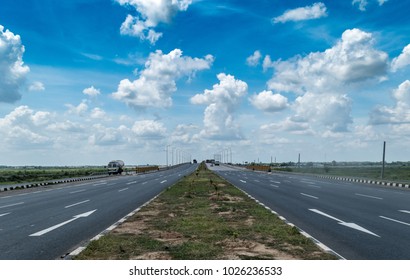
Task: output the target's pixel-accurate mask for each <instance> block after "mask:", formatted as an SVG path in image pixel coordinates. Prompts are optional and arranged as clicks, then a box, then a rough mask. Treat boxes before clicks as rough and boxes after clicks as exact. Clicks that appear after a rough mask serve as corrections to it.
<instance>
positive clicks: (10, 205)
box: [0, 202, 24, 208]
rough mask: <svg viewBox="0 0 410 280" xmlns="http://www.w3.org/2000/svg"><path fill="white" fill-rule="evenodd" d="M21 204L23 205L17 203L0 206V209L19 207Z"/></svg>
mask: <svg viewBox="0 0 410 280" xmlns="http://www.w3.org/2000/svg"><path fill="white" fill-rule="evenodd" d="M21 204H24V202H18V203H13V204H9V205H4V206H0V208H6V207H12V206H16V205H21Z"/></svg>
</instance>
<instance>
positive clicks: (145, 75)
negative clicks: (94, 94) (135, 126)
mask: <svg viewBox="0 0 410 280" xmlns="http://www.w3.org/2000/svg"><path fill="white" fill-rule="evenodd" d="M212 63H213V57H212V56H211V55H207V56H206V57H205V58H203V59H200V58H192V57H189V56H183V55H182V51H181V50H179V49H175V50H173V51H171V52H170V53H169V54H163V53H162V52H161V51H156V52H155V53H151V54H150V56H149V58H148V60H147V62H146V63H145V69H144V70H142V71H141V72H140V73H139V78H138V79H137V80H134V81H130V80H128V79H124V80H122V81H121V82H120V84H119V85H118V89H117V91H116V92H115V93H113V94H112V96H113V98H114V99H116V100H120V101H122V102H125V103H126V104H128V105H129V106H131V107H134V108H137V109H144V108H147V107H157V108H166V107H170V106H171V105H172V98H171V95H172V93H174V92H175V91H176V90H177V86H176V80H178V79H180V78H181V77H184V76H185V77H188V78H192V77H193V76H195V73H196V72H197V71H200V70H205V69H209V68H210V66H211V65H212Z"/></svg>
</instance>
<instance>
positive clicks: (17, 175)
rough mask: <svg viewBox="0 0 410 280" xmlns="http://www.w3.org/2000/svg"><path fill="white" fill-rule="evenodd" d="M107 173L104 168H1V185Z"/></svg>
mask: <svg viewBox="0 0 410 280" xmlns="http://www.w3.org/2000/svg"><path fill="white" fill-rule="evenodd" d="M104 172H107V170H106V168H105V167H104V166H86V167H40V166H38V167H37V166H31V167H6V166H3V167H0V184H3V185H4V184H19V183H26V182H42V181H48V180H54V179H63V178H73V177H82V176H91V175H95V174H101V173H104Z"/></svg>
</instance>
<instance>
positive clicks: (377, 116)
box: [370, 80, 410, 125]
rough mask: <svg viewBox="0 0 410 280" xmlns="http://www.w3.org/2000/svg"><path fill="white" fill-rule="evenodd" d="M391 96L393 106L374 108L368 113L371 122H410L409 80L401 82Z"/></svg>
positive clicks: (376, 123)
mask: <svg viewBox="0 0 410 280" xmlns="http://www.w3.org/2000/svg"><path fill="white" fill-rule="evenodd" d="M392 96H393V98H394V100H395V102H396V104H395V106H394V107H389V106H379V107H377V108H375V109H374V110H373V111H372V112H371V114H370V123H371V124H375V125H378V124H410V81H409V80H406V81H404V82H403V83H401V84H400V85H399V87H398V88H397V89H395V90H394V91H393V94H392Z"/></svg>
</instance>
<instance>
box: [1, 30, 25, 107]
mask: <svg viewBox="0 0 410 280" xmlns="http://www.w3.org/2000/svg"><path fill="white" fill-rule="evenodd" d="M23 54H24V46H23V45H22V43H21V39H20V36H19V35H14V34H13V33H12V32H10V31H9V30H6V31H4V27H3V26H2V25H0V102H5V103H14V102H16V101H18V100H20V99H21V93H20V88H21V86H22V85H23V84H24V82H25V78H26V75H27V73H28V72H29V71H30V69H29V67H28V66H25V65H24V62H23Z"/></svg>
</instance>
